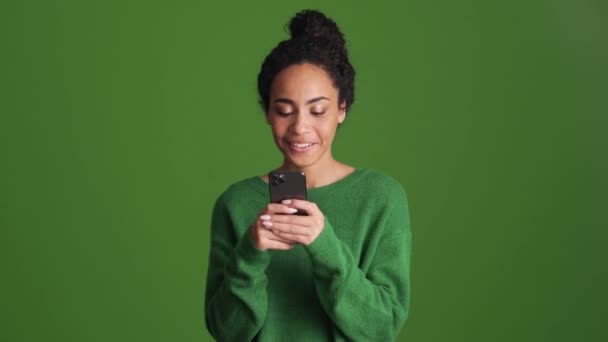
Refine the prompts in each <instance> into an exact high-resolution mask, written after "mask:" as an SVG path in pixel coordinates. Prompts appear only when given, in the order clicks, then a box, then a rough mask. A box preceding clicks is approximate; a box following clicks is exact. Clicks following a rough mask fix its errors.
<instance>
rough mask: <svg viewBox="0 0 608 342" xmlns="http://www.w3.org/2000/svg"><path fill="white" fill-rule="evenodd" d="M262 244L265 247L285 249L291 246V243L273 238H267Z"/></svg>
mask: <svg viewBox="0 0 608 342" xmlns="http://www.w3.org/2000/svg"><path fill="white" fill-rule="evenodd" d="M264 244H265V245H266V246H265V247H266V249H279V250H283V251H285V250H288V249H292V248H293V245H291V244H288V243H284V242H281V241H274V240H267V241H266V242H265V243H264Z"/></svg>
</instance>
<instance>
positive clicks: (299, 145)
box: [291, 143, 312, 148]
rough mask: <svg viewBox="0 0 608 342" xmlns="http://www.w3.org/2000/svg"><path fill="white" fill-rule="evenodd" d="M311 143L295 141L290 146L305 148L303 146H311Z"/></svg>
mask: <svg viewBox="0 0 608 342" xmlns="http://www.w3.org/2000/svg"><path fill="white" fill-rule="evenodd" d="M311 145H312V144H295V143H292V144H291V146H295V147H299V148H305V147H308V146H311Z"/></svg>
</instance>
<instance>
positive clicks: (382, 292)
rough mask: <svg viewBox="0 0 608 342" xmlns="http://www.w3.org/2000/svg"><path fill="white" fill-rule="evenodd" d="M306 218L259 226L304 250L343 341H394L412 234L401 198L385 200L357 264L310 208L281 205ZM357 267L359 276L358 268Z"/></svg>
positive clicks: (402, 311)
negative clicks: (346, 339) (345, 338)
mask: <svg viewBox="0 0 608 342" xmlns="http://www.w3.org/2000/svg"><path fill="white" fill-rule="evenodd" d="M283 203H284V204H287V205H290V206H291V207H294V208H297V209H302V210H304V211H306V212H307V213H309V215H308V216H295V215H278V216H274V217H267V218H266V220H265V222H264V223H263V224H264V225H265V226H266V227H268V228H270V229H271V230H272V231H273V232H274V233H275V234H277V235H278V236H280V237H282V238H285V239H289V240H292V241H294V242H297V243H300V244H302V245H303V246H304V248H305V249H306V251H307V252H308V255H309V256H310V260H311V263H312V267H313V281H314V285H315V288H316V292H317V295H318V297H319V301H320V302H321V305H322V306H323V308H324V309H325V311H326V313H327V314H328V315H329V317H330V318H331V319H332V321H333V323H334V326H335V327H336V328H338V329H339V330H340V331H341V332H342V333H343V334H344V335H345V336H346V337H348V339H350V340H355V341H362V340H373V341H387V340H392V339H394V338H395V337H396V335H397V334H398V333H399V330H400V329H401V327H402V325H403V323H404V322H405V320H406V318H407V315H408V307H409V297H410V295H409V292H410V282H409V265H410V246H411V231H410V223H409V211H408V207H407V200H406V196H405V192H404V191H402V189H400V190H398V191H395V192H393V193H392V195H390V198H389V202H388V204H387V207H386V208H385V209H382V212H381V213H377V214H378V215H377V217H378V220H377V221H376V222H375V223H374V224H375V226H374V227H369V228H371V230H367V231H368V232H369V231H373V232H374V233H373V234H371V235H368V234H366V232H365V231H362V232H360V233H361V235H364V236H361V238H362V239H366V241H365V244H364V246H365V251H364V253H363V256H362V257H363V258H364V259H363V260H361V262H359V260H358V259H355V257H354V256H353V254H352V253H351V251H350V247H349V246H347V245H346V244H345V243H343V242H342V241H341V240H340V239H339V238H338V237H337V236H336V234H335V233H334V229H333V228H332V226H331V224H330V222H329V221H328V219H327V217H325V216H324V215H323V213H322V212H321V211H320V209H319V208H318V207H317V205H316V204H315V203H312V202H308V201H303V200H297V199H294V200H285V201H283ZM360 264H361V265H365V266H362V268H363V270H362V269H361V268H359V265H360Z"/></svg>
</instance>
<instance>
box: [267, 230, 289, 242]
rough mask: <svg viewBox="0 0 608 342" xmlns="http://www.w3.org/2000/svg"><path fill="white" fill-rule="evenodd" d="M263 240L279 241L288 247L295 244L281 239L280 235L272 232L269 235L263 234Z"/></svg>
mask: <svg viewBox="0 0 608 342" xmlns="http://www.w3.org/2000/svg"><path fill="white" fill-rule="evenodd" d="M263 238H264V239H268V240H273V241H279V242H282V243H286V244H288V245H293V244H294V242H293V241H291V240H289V239H285V238H283V237H280V236H278V235H276V234H275V233H273V232H272V231H270V230H269V231H268V232H267V233H265V234H263Z"/></svg>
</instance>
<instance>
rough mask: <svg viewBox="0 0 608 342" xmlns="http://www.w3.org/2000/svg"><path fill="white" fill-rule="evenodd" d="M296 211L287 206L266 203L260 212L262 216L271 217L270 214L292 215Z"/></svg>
mask: <svg viewBox="0 0 608 342" xmlns="http://www.w3.org/2000/svg"><path fill="white" fill-rule="evenodd" d="M296 211H297V210H296V209H294V208H290V207H289V206H288V205H285V204H281V203H268V204H267V205H266V208H264V210H263V211H262V214H263V215H264V214H266V215H272V214H293V213H295V212H296Z"/></svg>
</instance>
